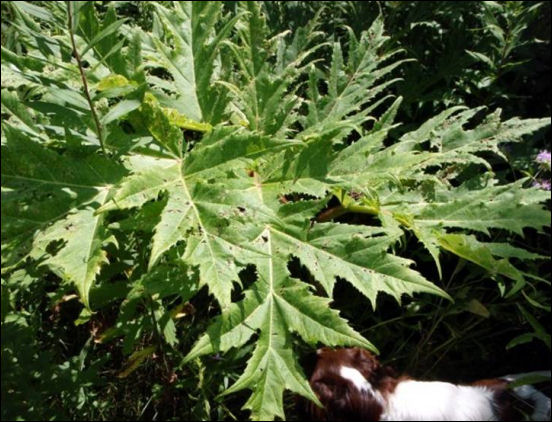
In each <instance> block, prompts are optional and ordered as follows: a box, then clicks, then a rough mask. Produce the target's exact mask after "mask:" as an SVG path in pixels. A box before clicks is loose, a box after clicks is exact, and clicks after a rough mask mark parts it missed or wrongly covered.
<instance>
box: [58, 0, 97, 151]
mask: <svg viewBox="0 0 552 422" xmlns="http://www.w3.org/2000/svg"><path fill="white" fill-rule="evenodd" d="M67 17H68V23H69V35H70V36H71V44H72V46H73V55H74V56H75V58H76V59H77V64H78V68H79V72H80V75H81V79H82V84H83V86H84V94H85V96H86V100H87V101H88V105H89V106H90V112H91V113H92V117H93V118H94V123H95V125H96V134H97V135H98V140H99V141H100V147H101V148H102V151H103V153H104V154H105V153H106V152H105V146H104V140H103V131H102V126H101V124H100V120H99V119H98V115H97V114H96V109H95V108H94V104H93V103H92V98H90V92H88V82H87V81H86V75H85V74H84V68H83V67H82V61H81V57H80V55H79V52H78V51H77V45H76V43H75V36H74V34H73V11H72V8H71V2H70V1H68V2H67Z"/></svg>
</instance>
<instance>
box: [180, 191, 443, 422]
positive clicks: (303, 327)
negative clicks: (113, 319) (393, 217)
mask: <svg viewBox="0 0 552 422" xmlns="http://www.w3.org/2000/svg"><path fill="white" fill-rule="evenodd" d="M255 185H256V186H255V189H257V190H259V191H260V195H259V196H258V199H259V200H261V199H262V198H263V194H262V186H260V184H259V183H255ZM323 205H324V201H301V202H298V203H291V204H287V205H283V206H281V207H280V208H279V209H278V210H277V212H276V213H274V212H273V211H272V212H271V211H270V210H266V213H264V214H260V215H258V216H257V218H256V219H255V221H256V222H257V223H258V224H260V225H261V227H264V230H263V231H262V232H261V233H260V234H259V235H258V236H257V238H256V239H255V240H254V241H252V242H249V245H250V247H251V248H252V249H253V250H255V251H256V252H257V254H256V255H252V256H250V262H252V263H254V264H255V266H256V269H257V275H258V280H257V281H256V282H255V283H254V284H253V286H252V287H251V288H250V289H248V290H247V291H246V292H245V299H244V300H243V301H241V302H239V303H236V304H233V305H231V306H230V308H229V309H228V310H227V311H223V313H222V315H221V316H220V317H219V318H217V320H216V321H215V322H214V323H213V325H212V326H211V327H210V328H209V329H208V330H207V333H206V335H204V336H203V337H201V338H200V339H199V340H198V342H197V343H196V345H195V346H194V347H193V349H192V350H191V351H190V353H189V354H188V356H187V357H186V358H185V361H189V360H191V359H193V358H195V357H197V356H199V355H202V354H206V353H211V352H213V351H226V350H228V349H229V348H231V347H240V346H241V345H243V344H245V343H246V342H247V341H249V339H250V338H251V337H252V335H253V334H255V333H258V335H259V338H258V339H257V345H256V348H255V350H254V352H253V355H252V357H251V358H250V360H249V362H248V365H247V367H246V369H245V371H244V373H243V374H242V376H241V377H240V378H239V379H238V380H237V381H236V383H235V384H234V385H233V386H231V387H230V388H229V389H228V391H227V392H226V393H225V394H229V393H232V392H235V391H238V390H241V389H244V388H249V389H251V390H252V391H253V394H252V395H251V397H250V399H249V400H248V401H247V403H246V405H245V408H247V409H251V411H252V417H253V418H254V419H257V418H260V419H272V418H273V417H274V416H275V415H276V416H279V417H282V418H283V417H284V414H283V405H282V394H283V391H284V389H290V390H292V391H294V392H295V393H298V394H301V395H303V396H305V397H307V398H309V399H311V400H314V397H313V395H312V392H311V390H310V388H309V387H308V384H307V383H306V382H305V380H304V376H303V374H302V372H301V371H300V369H298V366H297V363H296V361H295V360H294V359H293V358H292V353H291V337H290V332H295V333H297V334H298V335H299V336H301V338H303V340H305V341H306V342H308V343H311V344H314V343H316V342H318V341H320V342H322V343H324V344H334V345H359V346H362V347H366V348H371V349H374V347H373V346H372V345H371V344H370V343H369V342H367V341H366V340H364V339H363V338H362V337H361V336H360V335H358V334H356V333H355V332H354V331H352V330H351V329H350V328H349V327H348V326H347V324H346V323H345V322H344V321H343V320H341V319H339V317H338V316H337V314H336V313H335V311H333V310H330V309H329V308H328V307H327V299H322V298H320V297H317V296H315V295H313V294H312V293H311V292H310V291H309V288H308V286H307V285H306V284H304V283H302V282H300V281H299V280H295V279H292V278H290V276H289V274H288V272H287V268H286V266H287V262H288V261H289V258H290V257H291V256H296V257H298V258H299V259H300V260H301V262H302V263H303V264H304V265H305V266H307V268H308V269H309V270H310V271H311V273H312V274H313V276H314V277H315V278H316V279H317V280H318V281H320V282H321V283H322V285H323V286H324V288H325V289H326V290H327V291H328V293H331V291H332V288H333V285H334V283H335V278H336V277H342V278H344V279H346V280H347V281H349V282H350V283H351V284H353V285H354V286H355V287H356V288H357V289H358V290H360V291H361V292H362V293H363V294H365V295H366V296H367V297H368V298H369V299H370V300H371V301H372V303H374V304H375V299H376V296H377V294H378V292H386V293H388V294H391V295H392V296H394V297H395V298H397V299H400V297H401V295H402V294H412V293H413V292H431V293H433V294H438V295H441V296H443V297H448V295H447V294H446V293H445V292H443V291H442V290H441V289H439V288H438V287H437V286H435V285H433V284H431V283H430V282H428V281H427V280H425V279H424V278H423V277H422V276H421V275H419V274H418V273H416V272H415V271H413V270H411V269H409V268H408V266H409V263H410V262H409V261H407V260H405V259H401V258H399V257H395V256H390V255H388V254H387V252H386V251H387V250H388V249H389V247H390V245H392V244H393V243H395V242H396V240H397V239H398V236H397V234H398V233H397V232H395V233H392V232H390V231H388V230H385V229H380V228H377V229H370V228H359V227H358V226H350V225H346V224H334V223H328V224H315V225H314V227H312V228H310V225H311V222H310V217H311V216H312V215H313V214H315V213H316V212H317V211H318V210H320V208H321V207H323ZM259 206H260V205H259ZM259 218H264V221H262V220H259Z"/></svg>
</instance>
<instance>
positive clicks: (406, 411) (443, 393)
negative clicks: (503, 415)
mask: <svg viewBox="0 0 552 422" xmlns="http://www.w3.org/2000/svg"><path fill="white" fill-rule="evenodd" d="M381 420H384V421H495V420H497V416H496V415H495V412H494V411H493V392H492V391H490V390H488V389H486V388H485V387H479V386H465V385H455V384H450V383H447V382H438V381H433V382H427V381H413V380H407V381H403V382H400V383H399V384H398V385H397V387H396V389H395V391H393V393H391V394H390V395H389V397H388V398H387V408H386V410H385V412H384V414H383V415H382V418H381Z"/></svg>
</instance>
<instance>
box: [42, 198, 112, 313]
mask: <svg viewBox="0 0 552 422" xmlns="http://www.w3.org/2000/svg"><path fill="white" fill-rule="evenodd" d="M106 197H107V190H103V191H101V192H99V193H98V195H96V196H95V197H93V198H92V201H91V204H90V205H86V206H84V207H82V208H81V209H78V210H74V211H71V213H70V214H69V215H68V216H67V217H65V218H63V219H60V220H58V221H56V222H55V223H54V224H52V225H51V226H49V227H48V228H47V229H46V230H43V231H41V232H40V233H39V234H38V235H37V236H36V238H35V240H34V242H33V251H32V253H31V256H32V257H33V258H34V259H37V260H39V261H41V260H43V261H42V264H43V265H48V267H49V268H50V269H51V270H52V271H53V272H54V273H55V274H57V275H58V276H59V277H60V278H61V279H62V280H63V281H65V282H67V283H72V284H74V285H75V286H76V287H77V290H78V292H79V295H80V297H81V300H82V302H83V303H84V305H85V306H86V307H87V308H89V299H88V296H89V292H90V288H91V287H92V285H93V283H94V281H95V279H96V276H97V275H98V273H99V272H100V270H101V267H102V265H104V264H106V263H108V262H109V261H108V259H107V253H106V251H105V250H104V247H105V246H106V245H107V243H115V244H116V240H115V237H113V236H112V235H110V234H109V232H108V231H107V230H106V228H105V226H104V216H103V215H102V214H100V215H94V212H95V208H96V207H97V206H98V205H101V204H103V203H104V202H105V199H106ZM58 240H61V241H63V244H62V246H61V248H60V249H59V250H58V251H56V252H55V254H52V253H50V252H49V251H48V246H49V245H50V244H51V243H52V242H56V241H58Z"/></svg>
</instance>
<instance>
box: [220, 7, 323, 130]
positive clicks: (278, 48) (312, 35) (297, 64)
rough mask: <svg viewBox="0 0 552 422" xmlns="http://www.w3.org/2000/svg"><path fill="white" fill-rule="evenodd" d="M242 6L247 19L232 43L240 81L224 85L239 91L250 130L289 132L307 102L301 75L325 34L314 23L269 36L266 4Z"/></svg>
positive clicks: (238, 103) (236, 93) (237, 101)
mask: <svg viewBox="0 0 552 422" xmlns="http://www.w3.org/2000/svg"><path fill="white" fill-rule="evenodd" d="M242 9H243V12H244V13H245V16H246V18H245V19H244V20H242V21H240V22H238V24H237V26H236V27H237V30H238V41H236V42H227V43H226V45H227V46H228V47H229V48H230V50H231V51H232V53H233V54H234V57H235V60H236V62H237V64H238V66H239V72H238V74H237V76H236V78H235V80H232V82H230V83H229V82H225V83H224V85H225V86H227V87H228V88H229V89H230V91H231V93H232V94H233V97H234V98H233V104H234V107H235V108H236V109H238V110H240V113H241V114H243V117H244V118H245V119H246V120H247V121H246V122H245V123H247V124H248V127H249V128H250V129H252V130H256V131H260V132H262V133H264V134H272V135H275V136H284V135H288V134H290V133H291V132H292V130H291V127H292V126H293V124H294V123H295V122H296V120H297V118H298V116H297V107H299V105H300V104H301V99H300V97H299V96H298V95H297V93H296V90H297V89H298V87H299V84H298V79H299V77H300V76H301V74H302V73H303V72H304V70H305V66H306V65H307V64H308V63H309V62H310V57H311V55H312V53H313V52H314V51H315V50H317V49H318V48H320V47H322V46H323V45H324V44H320V43H319V44H317V45H315V44H314V43H313V41H314V40H315V39H316V38H317V37H318V36H319V35H320V33H319V32H317V31H316V30H315V24H314V23H311V24H309V25H308V26H307V27H305V28H302V29H300V30H299V31H297V32H296V33H295V34H293V37H291V36H289V34H288V31H285V32H282V33H280V34H277V35H275V36H273V37H271V38H269V30H268V28H267V26H266V21H265V17H264V15H263V14H262V12H261V7H260V5H259V4H257V3H255V2H244V3H243V4H242Z"/></svg>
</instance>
